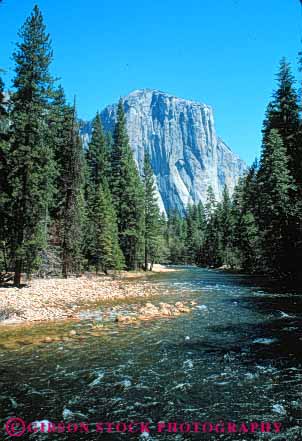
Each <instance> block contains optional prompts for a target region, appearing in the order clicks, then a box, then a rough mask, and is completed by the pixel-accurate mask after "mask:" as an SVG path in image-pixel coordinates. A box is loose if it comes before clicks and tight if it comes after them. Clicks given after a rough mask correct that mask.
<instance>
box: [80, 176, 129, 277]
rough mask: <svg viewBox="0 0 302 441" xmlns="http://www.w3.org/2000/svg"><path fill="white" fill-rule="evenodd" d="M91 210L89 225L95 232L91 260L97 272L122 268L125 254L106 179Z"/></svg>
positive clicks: (94, 199)
mask: <svg viewBox="0 0 302 441" xmlns="http://www.w3.org/2000/svg"><path fill="white" fill-rule="evenodd" d="M91 208H92V209H91V210H90V212H89V225H90V226H91V229H92V232H93V238H92V242H91V248H90V252H91V256H92V258H91V260H92V263H93V265H94V266H95V270H96V273H98V271H99V270H100V268H101V269H102V271H104V272H105V273H106V274H107V271H108V270H109V269H115V270H121V269H122V268H123V267H124V256H123V253H122V251H121V249H120V246H119V243H118V228H117V220H116V214H115V210H114V208H113V204H112V199H111V194H110V191H109V187H108V184H107V182H106V181H104V182H103V184H101V183H99V184H98V187H97V189H96V193H95V196H94V198H93V204H92V206H91Z"/></svg>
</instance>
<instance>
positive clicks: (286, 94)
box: [264, 58, 301, 179]
mask: <svg viewBox="0 0 302 441" xmlns="http://www.w3.org/2000/svg"><path fill="white" fill-rule="evenodd" d="M277 79H278V87H277V90H276V91H275V92H274V94H273V101H272V102H271V103H270V104H269V106H268V109H267V114H266V120H265V123H264V142H265V141H266V139H265V138H266V136H269V134H270V131H271V129H277V130H278V133H279V135H280V136H281V138H282V141H283V145H284V147H285V149H286V154H287V156H288V161H289V163H288V166H289V170H290V172H291V174H292V175H293V176H294V177H295V178H296V179H301V177H300V176H299V172H298V170H299V160H300V155H299V152H298V151H297V133H298V128H299V105H298V96H297V92H296V89H295V79H294V77H293V75H292V72H291V66H290V64H289V63H288V62H287V61H286V59H285V58H283V59H282V60H281V62H280V69H279V73H278V76H277Z"/></svg>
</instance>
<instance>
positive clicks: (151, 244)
mask: <svg viewBox="0 0 302 441" xmlns="http://www.w3.org/2000/svg"><path fill="white" fill-rule="evenodd" d="M143 185H144V195H145V231H144V247H145V265H144V269H145V271H147V270H148V261H149V260H150V262H151V267H150V270H152V266H153V263H154V261H155V259H156V258H158V257H159V249H160V212H159V207H158V203H157V197H156V189H155V183H154V177H153V170H152V168H151V163H150V156H149V154H148V153H145V157H144V170H143Z"/></svg>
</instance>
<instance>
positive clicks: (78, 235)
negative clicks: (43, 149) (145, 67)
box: [59, 107, 85, 277]
mask: <svg viewBox="0 0 302 441" xmlns="http://www.w3.org/2000/svg"><path fill="white" fill-rule="evenodd" d="M65 112H66V113H65V118H66V120H65V127H66V129H67V130H68V137H67V138H66V144H65V145H64V146H63V147H64V149H63V151H62V152H61V155H60V165H61V177H60V178H61V185H60V186H61V188H60V193H61V197H62V200H61V209H60V212H59V224H60V227H59V229H60V242H61V248H62V273H63V276H64V277H67V276H68V275H69V274H72V273H79V272H80V271H81V269H82V247H83V225H84V220H85V218H84V216H85V213H84V175H83V161H84V157H83V148H82V142H81V139H80V135H79V126H78V123H77V119H76V111H75V107H73V108H72V107H66V108H65Z"/></svg>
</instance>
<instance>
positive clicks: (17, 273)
mask: <svg viewBox="0 0 302 441" xmlns="http://www.w3.org/2000/svg"><path fill="white" fill-rule="evenodd" d="M21 273H22V260H21V259H18V260H17V261H16V263H15V275H14V285H15V286H17V287H20V285H21Z"/></svg>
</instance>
